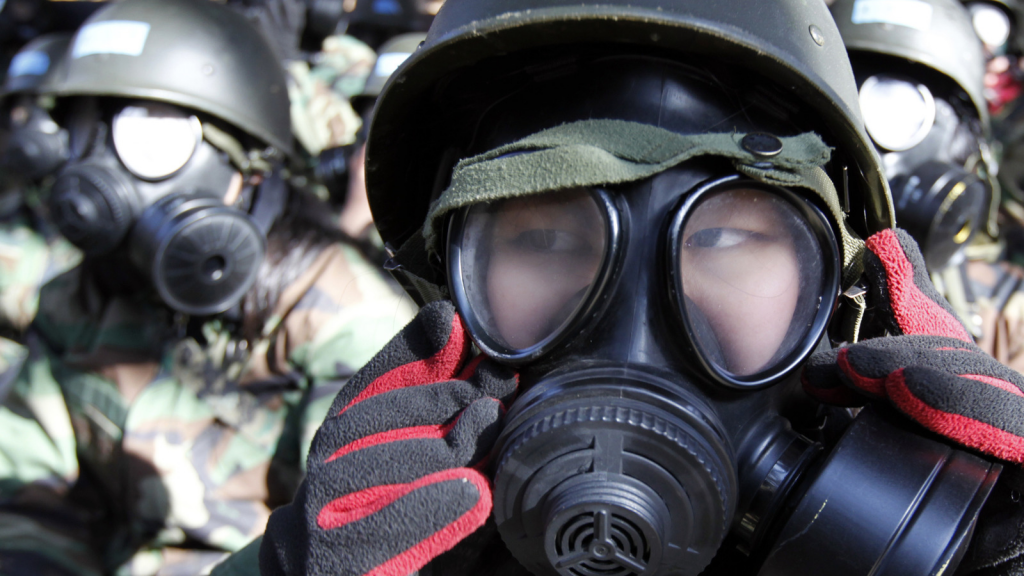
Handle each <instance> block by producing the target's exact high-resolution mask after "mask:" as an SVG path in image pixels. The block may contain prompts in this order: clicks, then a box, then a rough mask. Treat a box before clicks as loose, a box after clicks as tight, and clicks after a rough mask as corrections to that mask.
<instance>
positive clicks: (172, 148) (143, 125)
mask: <svg viewBox="0 0 1024 576" xmlns="http://www.w3.org/2000/svg"><path fill="white" fill-rule="evenodd" d="M108 103H110V104H111V106H110V107H109V108H104V107H103V106H102V105H101V104H100V102H99V101H98V100H97V99H94V98H81V99H76V100H75V101H74V102H73V103H72V104H71V105H70V107H71V109H70V111H69V112H68V113H67V124H68V126H69V129H70V141H71V154H72V159H71V161H70V162H69V163H68V165H67V166H66V167H65V168H64V169H63V170H62V171H61V172H60V174H59V175H58V177H57V180H56V181H55V182H54V186H53V191H52V194H51V200H50V202H51V213H52V214H53V218H54V220H55V222H56V224H57V226H58V227H59V228H60V230H61V232H62V233H63V234H64V235H65V237H67V238H68V240H70V241H71V242H72V243H74V244H75V245H76V246H78V247H79V248H81V249H82V250H83V251H84V252H85V253H86V254H87V255H89V256H90V257H105V256H107V255H110V254H113V253H120V252H122V251H123V252H126V253H127V255H128V258H129V260H130V261H131V262H132V264H133V265H134V266H135V267H136V268H137V270H138V271H140V272H141V273H143V275H144V276H146V277H147V278H149V280H150V282H151V284H152V286H153V287H154V288H155V289H156V291H157V292H158V293H159V294H160V296H161V299H162V300H163V301H164V303H166V304H167V305H168V306H170V307H171V308H173V309H175V310H177V311H179V312H183V313H185V314H193V315H209V314H215V313H219V312H224V311H226V310H227V309H229V308H230V307H232V306H234V305H235V304H236V303H237V302H238V300H239V299H240V298H241V297H242V295H243V294H244V293H245V292H246V291H247V290H248V288H249V287H250V286H251V285H252V283H253V282H254V281H255V279H256V274H257V272H258V269H259V266H260V264H261V263H262V261H263V256H264V252H265V249H266V247H265V246H266V239H265V238H266V234H267V231H268V230H269V229H270V226H271V225H272V224H273V222H274V221H275V220H276V219H277V217H278V216H280V214H281V213H282V212H283V210H284V206H285V202H286V199H287V189H286V186H285V183H284V181H283V180H282V179H281V177H280V176H279V175H277V174H276V173H274V174H267V176H266V177H265V178H264V177H263V176H262V174H263V171H264V170H265V169H267V168H269V165H268V164H267V163H266V161H265V160H263V159H261V158H260V157H259V155H258V154H246V153H244V152H243V150H244V149H243V147H242V145H241V144H240V143H239V141H238V140H237V139H235V137H234V136H232V135H230V134H229V133H227V132H225V131H223V130H221V129H219V128H218V127H217V126H216V125H215V124H214V123H213V122H212V121H210V120H207V119H203V120H200V118H199V117H198V116H197V115H195V114H194V113H192V112H190V111H187V110H184V109H182V108H178V107H176V106H171V105H167V104H160V103H156V102H147V101H127V102H126V101H117V100H115V101H108ZM259 181H262V184H259V185H258V186H257V185H255V183H256V182H259ZM227 194H234V195H235V197H234V198H226V195H227ZM226 202H228V204H226Z"/></svg>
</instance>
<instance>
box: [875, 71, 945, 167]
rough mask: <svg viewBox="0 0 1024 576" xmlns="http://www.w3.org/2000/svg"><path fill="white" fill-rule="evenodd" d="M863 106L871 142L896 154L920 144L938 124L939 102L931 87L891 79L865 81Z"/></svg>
mask: <svg viewBox="0 0 1024 576" xmlns="http://www.w3.org/2000/svg"><path fill="white" fill-rule="evenodd" d="M860 107H861V111H862V112H863V114H864V125H865V127H866V128H867V130H868V134H870V135H871V139H872V140H874V141H875V144H878V145H879V146H880V147H882V148H884V149H886V150H889V151H892V152H901V151H903V150H909V149H910V148H913V147H914V146H917V145H918V144H920V143H921V141H922V140H924V137H925V136H927V135H928V132H929V131H930V130H931V128H932V125H933V124H934V123H935V99H934V98H933V97H932V93H931V92H930V91H929V90H928V88H926V87H925V86H924V84H918V83H916V82H911V81H908V80H904V79H900V78H894V77H891V76H885V75H878V76H871V77H870V78H868V79H867V80H865V81H864V84H862V85H861V87H860Z"/></svg>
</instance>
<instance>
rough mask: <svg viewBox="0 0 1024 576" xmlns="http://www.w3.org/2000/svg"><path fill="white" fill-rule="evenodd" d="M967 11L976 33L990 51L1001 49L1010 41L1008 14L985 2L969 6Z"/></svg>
mask: <svg viewBox="0 0 1024 576" xmlns="http://www.w3.org/2000/svg"><path fill="white" fill-rule="evenodd" d="M967 9H968V10H970V12H971V23H972V24H973V25H974V32H975V33H976V34H977V35H978V38H980V39H981V41H982V43H984V44H985V46H986V47H988V48H989V50H993V51H994V50H997V49H999V48H1001V47H1002V46H1003V45H1004V44H1006V41H1007V40H1009V39H1010V18H1009V16H1007V15H1006V12H1003V11H1002V10H1000V9H999V8H997V7H995V6H993V5H991V4H988V3H985V2H974V3H971V4H968V5H967Z"/></svg>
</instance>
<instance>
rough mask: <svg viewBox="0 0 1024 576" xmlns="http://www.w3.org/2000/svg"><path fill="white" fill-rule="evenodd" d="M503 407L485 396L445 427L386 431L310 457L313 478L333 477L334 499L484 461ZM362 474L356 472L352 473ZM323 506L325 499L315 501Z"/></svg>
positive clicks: (330, 487)
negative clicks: (316, 457)
mask: <svg viewBox="0 0 1024 576" xmlns="http://www.w3.org/2000/svg"><path fill="white" fill-rule="evenodd" d="M502 411H503V409H502V407H501V404H500V403H499V402H498V401H497V400H495V399H493V398H481V399H479V400H477V401H475V402H473V403H472V404H471V405H470V406H469V407H468V408H466V409H465V410H464V411H463V412H462V413H461V414H459V415H458V417H457V419H455V420H453V421H451V422H449V423H447V424H442V425H428V426H412V427H407V428H399V429H396V430H387V431H385V432H381V433H379V434H373V435H370V436H366V437H363V438H359V439H358V440H355V441H353V442H350V443H348V444H345V445H343V446H341V447H339V448H338V449H337V450H335V451H334V452H333V453H331V454H329V455H328V456H327V457H326V458H324V459H317V460H314V459H313V458H312V457H311V458H310V475H313V474H317V475H320V476H321V477H324V478H332V479H333V481H332V482H331V484H330V485H329V486H326V487H324V488H325V489H328V490H330V493H331V494H333V495H337V494H346V493H351V492H358V491H360V490H364V489H367V488H368V487H372V486H380V485H389V484H403V483H408V482H411V481H413V480H414V479H416V478H420V477H423V476H428V475H430V474H434V473H436V472H440V471H442V470H445V469H449V468H461V467H469V466H473V465H476V464H478V463H479V462H480V461H481V460H482V459H483V458H485V457H486V455H487V454H488V452H489V451H490V449H491V447H492V446H493V444H494V442H495V440H496V439H497V437H498V433H499V432H500V430H501V426H500V424H501V417H502ZM356 470H358V471H359V474H358V475H356V474H352V471H356ZM312 500H313V501H315V502H320V501H322V500H323V499H322V498H313V499H312Z"/></svg>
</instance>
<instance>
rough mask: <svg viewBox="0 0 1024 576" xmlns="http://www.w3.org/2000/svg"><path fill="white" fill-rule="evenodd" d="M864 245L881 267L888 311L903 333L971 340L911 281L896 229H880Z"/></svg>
mask: <svg viewBox="0 0 1024 576" xmlns="http://www.w3.org/2000/svg"><path fill="white" fill-rule="evenodd" d="M865 244H866V245H867V247H868V249H869V250H871V251H872V252H874V253H875V255H877V256H878V257H879V259H881V261H882V265H883V266H884V267H885V276H886V280H887V282H888V284H889V296H890V299H891V300H890V302H891V304H892V310H893V313H894V314H895V316H896V321H897V322H898V323H899V325H900V328H901V329H902V330H903V332H904V334H928V335H931V336H948V337H950V338H957V339H959V340H963V341H964V342H973V340H972V339H971V336H970V334H968V333H967V330H966V329H965V328H964V327H963V325H962V324H960V322H959V321H958V320H957V319H956V318H954V317H953V316H951V315H950V314H949V312H947V311H946V310H945V309H944V308H943V307H942V306H940V305H939V304H938V303H936V302H935V301H934V300H932V299H931V298H929V297H927V296H925V295H924V293H922V292H921V289H920V288H919V287H918V286H917V284H915V283H914V267H913V265H912V264H911V263H910V261H909V260H907V255H906V254H905V253H904V252H903V247H902V246H901V245H900V241H899V239H898V238H897V237H896V232H894V231H893V230H883V231H881V232H878V233H877V234H874V235H873V236H871V237H870V238H868V239H867V241H866V242H865Z"/></svg>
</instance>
